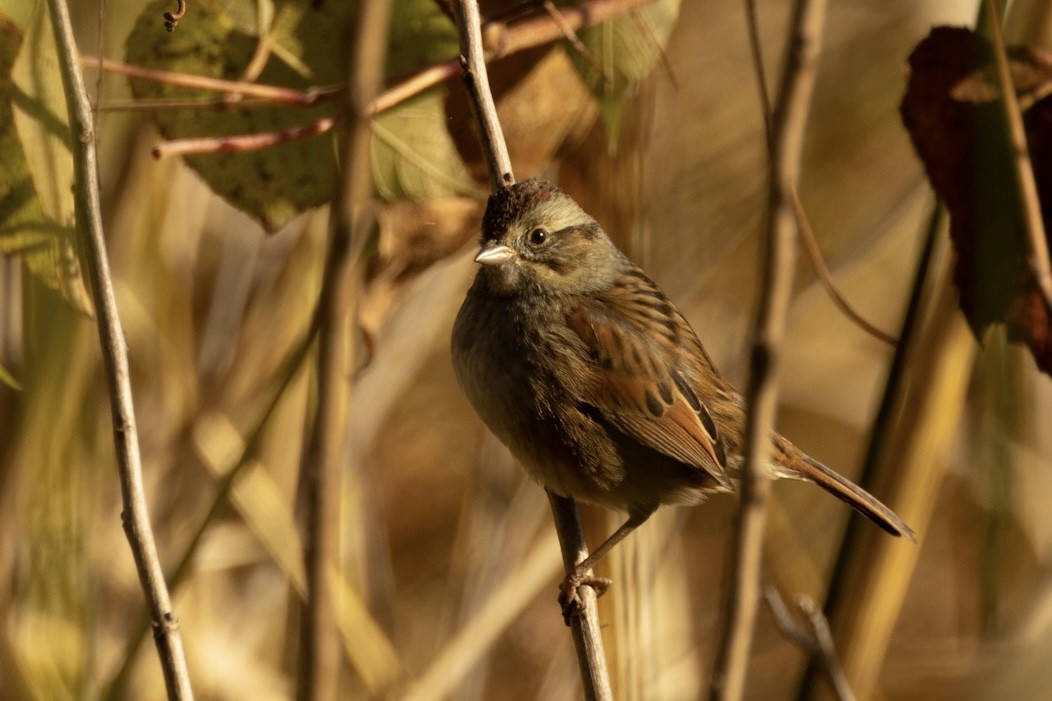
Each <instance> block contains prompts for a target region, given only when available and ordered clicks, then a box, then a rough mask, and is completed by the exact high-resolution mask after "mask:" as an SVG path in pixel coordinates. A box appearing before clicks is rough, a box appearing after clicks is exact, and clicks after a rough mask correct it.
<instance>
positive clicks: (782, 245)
mask: <svg viewBox="0 0 1052 701" xmlns="http://www.w3.org/2000/svg"><path fill="white" fill-rule="evenodd" d="M824 18H825V2H824V0H798V1H797V3H796V6H795V9H794V12H793V20H792V25H791V35H790V37H789V44H788V52H787V56H786V61H785V67H784V69H783V73H782V81H781V86H780V91H779V97H778V103H777V107H776V108H775V111H774V114H773V118H772V131H771V140H770V144H771V164H770V174H769V178H768V179H769V191H768V204H767V226H766V230H767V233H766V241H767V245H766V250H767V254H766V260H765V265H764V279H763V288H762V292H761V298H760V310H759V313H758V314H757V316H756V322H755V327H754V331H753V350H752V356H751V365H750V372H749V381H748V386H747V388H746V394H745V397H746V403H747V405H748V407H749V413H748V416H747V417H746V423H745V446H744V447H745V459H744V463H743V465H742V476H741V503H740V506H739V511H738V518H737V524H736V525H737V528H736V529H735V546H734V554H733V563H732V570H731V582H730V601H729V605H728V608H727V618H726V622H725V626H724V629H723V632H722V636H721V641H720V646H719V650H718V656H717V660H716V666H715V669H714V672H713V679H712V689H711V696H712V698H713V699H718V700H720V701H727V700H731V701H735V700H737V699H740V698H742V694H743V691H744V688H745V670H746V667H747V663H748V659H749V648H750V646H751V644H752V634H753V628H754V625H755V620H756V610H757V607H758V603H759V601H758V600H759V580H760V566H761V559H762V558H761V555H762V546H763V531H764V526H765V524H766V521H767V509H766V507H767V497H768V492H769V491H770V485H769V484H768V478H767V465H768V464H769V462H770V452H771V433H772V430H773V425H774V416H775V411H776V409H777V406H778V373H779V369H780V365H781V359H780V349H781V343H782V338H783V336H784V335H785V318H786V314H787V311H788V308H789V299H790V296H791V294H792V283H793V271H794V267H795V265H796V256H797V250H796V241H797V230H796V214H795V210H794V208H793V198H792V192H793V188H794V187H795V186H796V183H797V181H798V180H799V173H800V160H801V153H802V150H803V148H802V147H803V140H804V131H805V128H806V126H807V116H808V112H809V109H810V103H811V93H812V90H813V87H814V80H815V73H816V66H817V60H818V51H819V46H820V42H821V36H822V26H823V22H824Z"/></svg>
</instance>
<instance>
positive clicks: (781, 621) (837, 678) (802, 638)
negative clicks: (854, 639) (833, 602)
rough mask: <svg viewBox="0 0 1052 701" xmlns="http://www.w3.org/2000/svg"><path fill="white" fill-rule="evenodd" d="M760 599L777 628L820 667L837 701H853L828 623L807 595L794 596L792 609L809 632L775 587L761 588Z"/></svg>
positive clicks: (852, 694)
mask: <svg viewBox="0 0 1052 701" xmlns="http://www.w3.org/2000/svg"><path fill="white" fill-rule="evenodd" d="M764 598H765V599H766V600H767V605H768V607H769V608H770V609H771V613H772V614H774V618H775V621H776V622H777V624H778V629H779V630H781V631H782V633H783V634H784V635H785V636H786V637H788V638H789V639H791V640H793V641H795V642H796V643H797V644H798V645H800V647H802V648H803V649H804V650H806V651H807V654H808V655H810V656H811V658H812V659H814V660H816V661H817V662H818V663H819V664H820V665H821V667H822V670H823V671H825V673H826V675H827V676H828V677H829V682H830V683H831V684H832V685H833V690H834V691H835V692H836V695H837V698H838V699H839V701H855V692H853V691H852V690H851V686H850V685H849V684H848V681H847V676H846V675H845V674H844V670H843V668H842V667H841V666H840V661H839V660H838V659H837V655H836V648H835V646H834V645H833V636H832V634H831V633H830V632H829V622H828V621H827V620H826V617H825V615H824V614H823V613H822V610H821V609H820V608H819V607H818V606H817V605H816V604H815V602H814V601H813V600H812V599H811V598H809V597H807V596H803V595H800V596H797V597H796V608H797V609H798V610H799V611H800V612H801V613H803V614H804V616H805V618H806V619H807V623H808V626H809V627H810V630H804V629H803V628H801V627H800V626H799V625H798V624H797V622H796V620H795V619H794V618H793V616H792V614H791V613H790V612H789V609H788V607H787V606H786V605H785V602H784V601H783V600H782V595H781V594H780V593H779V592H778V589H777V588H775V587H773V586H768V587H766V588H764Z"/></svg>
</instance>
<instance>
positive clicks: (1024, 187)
mask: <svg viewBox="0 0 1052 701" xmlns="http://www.w3.org/2000/svg"><path fill="white" fill-rule="evenodd" d="M986 15H987V17H988V18H989V21H990V34H991V38H992V39H993V45H994V58H995V59H996V62H997V83H998V86H999V87H1000V89H1001V104H1002V106H1003V107H1004V113H1005V123H1006V130H1007V132H1008V142H1009V143H1010V144H1011V146H1012V155H1013V159H1012V166H1013V169H1014V171H1015V179H1016V187H1017V188H1018V190H1019V200H1020V202H1019V206H1020V209H1021V210H1022V211H1021V212H1020V214H1021V215H1022V218H1023V228H1024V230H1025V231H1026V238H1027V244H1028V246H1029V248H1030V260H1029V263H1030V271H1031V273H1032V274H1033V276H1034V281H1035V282H1036V283H1037V286H1038V288H1039V289H1040V290H1041V295H1042V296H1043V297H1044V298H1045V305H1046V306H1048V308H1049V309H1050V310H1052V264H1050V263H1049V259H1048V238H1047V236H1046V234H1045V223H1044V221H1043V220H1042V219H1041V200H1040V198H1039V197H1038V194H1037V182H1036V181H1035V180H1034V169H1033V167H1032V166H1031V164H1030V152H1029V151H1028V150H1027V145H1026V130H1025V129H1024V128H1023V115H1022V113H1021V112H1020V111H1019V100H1018V98H1017V97H1016V94H1015V86H1014V83H1013V82H1012V71H1011V68H1009V66H1008V54H1007V51H1006V49H1005V38H1004V32H1003V31H1002V30H1001V8H1000V6H999V3H998V2H997V0H986Z"/></svg>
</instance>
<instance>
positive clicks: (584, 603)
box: [469, 0, 614, 701]
mask: <svg viewBox="0 0 1052 701" xmlns="http://www.w3.org/2000/svg"><path fill="white" fill-rule="evenodd" d="M469 1H473V0H469ZM548 502H549V503H550V504H551V507H552V518H553V519H554V520H555V531H556V533H557V534H558V535H559V547H560V548H561V549H562V553H563V566H564V567H565V568H566V571H567V572H570V571H571V570H573V568H574V567H576V566H577V565H578V563H581V562H584V561H585V559H587V557H588V544H587V542H585V539H584V530H583V529H582V528H581V519H580V517H579V516H578V514H577V504H576V503H575V502H574V500H573V499H568V498H566V497H561V496H559V495H557V494H555V493H553V492H548ZM586 574H590V572H588V573H586ZM577 595H578V596H579V597H580V598H581V612H580V614H579V615H575V616H571V617H570V621H569V622H570V632H571V634H572V635H573V644H574V649H576V650H577V664H578V666H579V667H580V668H581V683H582V684H583V686H584V697H585V698H586V699H588V701H611V700H612V699H613V698H614V693H613V691H612V690H611V688H610V674H609V672H608V671H607V669H606V655H605V653H604V651H603V634H602V631H601V630H600V629H599V607H598V605H597V603H596V599H597V597H596V593H595V590H594V589H593V588H592V587H590V586H587V585H585V586H582V587H581V588H580V589H578V590H577Z"/></svg>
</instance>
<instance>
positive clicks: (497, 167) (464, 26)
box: [453, 0, 515, 190]
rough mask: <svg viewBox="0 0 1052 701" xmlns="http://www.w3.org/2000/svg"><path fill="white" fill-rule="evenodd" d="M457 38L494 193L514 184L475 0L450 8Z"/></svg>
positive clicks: (466, 84) (467, 0) (465, 81)
mask: <svg viewBox="0 0 1052 701" xmlns="http://www.w3.org/2000/svg"><path fill="white" fill-rule="evenodd" d="M453 10H454V14H455V15H456V19H457V33H458V34H459V35H460V66H461V68H462V69H463V71H464V85H465V87H467V90H468V96H469V97H470V98H471V99H470V102H471V106H472V109H473V110H474V112H475V119H476V121H478V126H479V137H480V139H481V140H482V153H483V155H484V156H485V158H486V166H487V167H488V169H489V180H490V185H491V186H492V187H493V189H494V190H498V189H500V188H501V187H506V186H508V185H512V184H514V183H515V177H514V176H513V175H512V173H511V157H510V156H509V155H508V145H507V144H506V143H505V142H504V134H503V132H502V131H501V129H500V122H499V120H498V119H497V107H496V105H495V104H494V102H493V93H492V92H491V91H490V88H489V74H488V73H487V71H486V56H485V53H484V51H483V48H482V20H481V19H480V17H479V6H478V2H477V0H457V2H455V3H454V6H453Z"/></svg>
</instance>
